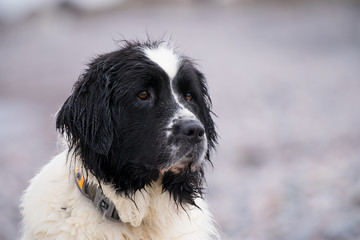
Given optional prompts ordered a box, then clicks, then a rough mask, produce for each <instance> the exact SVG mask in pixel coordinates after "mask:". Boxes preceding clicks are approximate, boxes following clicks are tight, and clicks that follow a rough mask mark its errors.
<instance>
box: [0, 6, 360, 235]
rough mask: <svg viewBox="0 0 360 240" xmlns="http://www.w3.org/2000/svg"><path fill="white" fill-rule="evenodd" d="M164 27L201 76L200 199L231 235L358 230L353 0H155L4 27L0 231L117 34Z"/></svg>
mask: <svg viewBox="0 0 360 240" xmlns="http://www.w3.org/2000/svg"><path fill="white" fill-rule="evenodd" d="M146 33H148V34H150V35H152V36H154V37H155V38H156V37H158V36H159V37H160V36H162V35H164V34H165V35H166V36H170V35H172V38H173V40H174V41H175V44H176V45H177V46H178V47H179V49H180V50H182V51H183V52H184V53H185V54H187V55H189V56H192V57H194V58H196V59H197V62H198V63H199V64H200V65H201V67H202V70H203V72H204V73H205V74H206V75H207V78H208V81H209V85H210V92H211V94H212V98H213V103H214V109H213V110H214V112H215V113H216V114H217V115H218V118H216V122H217V126H218V131H219V134H220V136H221V138H220V141H219V143H220V144H219V147H218V151H217V152H216V153H215V154H214V157H213V161H214V166H215V167H214V169H211V168H209V171H208V174H207V179H208V187H209V189H208V192H209V193H208V199H209V202H210V205H211V209H212V211H213V213H214V214H215V217H216V219H217V221H218V223H219V225H220V227H221V229H222V238H223V239H228V240H239V239H244V240H272V239H274V240H289V239H291V240H308V239H311V240H323V239H324V240H356V239H360V128H359V123H360V77H359V76H360V7H359V5H356V4H353V3H349V2H346V3H345V2H342V4H340V3H332V4H330V3H324V2H323V3H316V4H315V3H302V4H299V3H297V4H295V3H292V4H284V3H283V4H261V3H257V4H250V3H247V4H239V3H237V4H236V3H232V4H228V5H216V4H211V5H205V4H195V5H193V4H190V3H187V4H181V5H180V4H157V5H140V4H136V5H133V6H126V7H120V8H117V9H114V10H112V11H107V12H101V13H96V12H92V13H82V12H79V11H74V10H71V9H68V8H63V9H55V8H51V9H45V10H41V11H38V12H37V13H36V14H34V15H33V16H31V17H29V19H28V20H27V21H23V22H19V23H16V24H12V25H7V24H4V23H3V24H0V53H1V54H0V122H1V125H0V145H1V146H2V148H1V150H0V181H1V182H3V184H2V186H3V187H2V188H1V190H0V211H1V215H0V239H2V240H11V239H15V238H17V237H18V236H19V234H18V225H19V222H20V216H19V211H18V204H19V199H20V196H21V192H22V191H23V190H24V189H25V188H26V186H27V185H28V181H29V180H30V179H31V177H32V176H34V174H35V173H36V172H37V171H38V170H39V168H40V167H41V166H42V165H43V164H45V163H46V162H47V161H48V160H49V158H51V156H53V155H55V154H56V152H57V144H56V140H57V136H56V132H55V127H54V119H53V115H54V113H55V112H56V111H57V109H58V108H59V107H60V106H61V104H62V103H63V102H64V100H65V99H66V97H67V96H68V95H69V93H70V90H71V87H72V84H73V83H74V81H75V80H76V79H77V77H78V75H79V74H80V72H81V70H82V69H83V68H84V65H85V64H86V63H87V62H88V61H89V59H90V58H91V57H93V56H95V55H96V54H99V53H103V52H108V51H111V50H114V49H115V48H116V46H115V44H114V42H113V39H119V38H122V37H125V38H139V39H144V38H145V36H146Z"/></svg>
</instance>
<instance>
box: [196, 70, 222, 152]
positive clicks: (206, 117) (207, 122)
mask: <svg viewBox="0 0 360 240" xmlns="http://www.w3.org/2000/svg"><path fill="white" fill-rule="evenodd" d="M195 73H196V76H197V78H198V79H199V81H200V85H201V95H202V98H203V99H202V103H203V104H204V106H201V108H200V114H201V117H202V119H203V121H204V126H205V129H206V135H207V136H206V137H207V139H208V144H209V147H208V152H207V158H208V159H209V157H210V156H209V150H210V149H213V148H215V147H216V144H217V136H218V135H217V133H216V129H215V123H214V121H213V119H212V115H214V116H216V115H215V114H214V113H213V112H212V110H211V108H212V102H211V98H210V95H209V92H208V86H207V83H206V79H205V76H204V74H203V73H201V72H200V71H199V70H197V69H195Z"/></svg>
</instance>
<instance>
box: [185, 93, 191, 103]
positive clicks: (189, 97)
mask: <svg viewBox="0 0 360 240" xmlns="http://www.w3.org/2000/svg"><path fill="white" fill-rule="evenodd" d="M185 98H186V101H189V102H190V101H191V100H192V98H193V96H192V95H191V94H190V93H187V94H186V95H185Z"/></svg>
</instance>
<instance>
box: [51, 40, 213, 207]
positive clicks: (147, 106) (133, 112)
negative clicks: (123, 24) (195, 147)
mask: <svg viewBox="0 0 360 240" xmlns="http://www.w3.org/2000/svg"><path fill="white" fill-rule="evenodd" d="M159 44H163V43H162V42H161V41H158V42H151V41H147V42H145V43H140V42H129V41H124V44H123V46H122V47H121V48H120V49H119V50H117V51H114V52H111V53H108V54H104V55H100V56H98V57H97V58H95V59H94V60H93V61H92V62H91V63H90V64H89V65H88V68H87V69H86V70H85V71H84V73H83V74H81V75H80V77H79V80H78V81H77V82H76V83H75V85H74V88H73V92H72V95H71V96H70V97H69V98H68V99H67V100H66V102H65V103H64V105H63V106H62V108H61V109H60V111H59V113H58V115H57V120H56V128H57V129H58V131H59V132H60V133H61V134H63V135H64V136H65V137H66V138H67V142H68V144H69V153H72V154H74V155H75V156H77V157H79V158H80V159H81V161H82V163H83V165H84V167H85V169H86V170H87V171H89V172H91V173H92V174H93V175H94V176H96V178H97V179H98V180H99V181H104V182H105V183H111V184H113V185H114V186H115V187H116V190H117V191H118V192H123V193H125V194H127V195H128V196H131V195H132V194H133V193H134V191H136V190H138V189H141V188H143V187H144V186H145V185H148V184H150V183H151V182H152V181H155V180H157V179H158V178H159V177H160V170H161V169H163V168H164V166H166V165H167V164H169V162H171V160H172V159H170V155H171V151H169V149H168V144H170V143H174V142H176V141H178V138H172V139H166V134H165V131H166V130H169V129H166V125H167V124H168V121H169V120H170V117H171V115H172V113H173V112H174V111H175V110H176V107H177V106H176V102H175V101H174V99H173V98H172V97H171V94H170V91H169V89H168V82H169V79H168V76H167V75H166V73H165V72H164V71H163V69H161V68H160V67H159V66H158V65H157V64H155V63H154V62H152V61H151V60H150V59H148V58H147V57H146V56H145V55H144V53H143V51H142V50H141V49H142V48H143V47H147V48H156V47H157V46H159ZM182 59H183V60H182V64H181V67H180V69H179V71H178V74H177V76H176V77H175V80H174V82H175V83H176V84H175V85H176V92H177V93H179V94H180V95H181V94H184V93H185V92H191V94H192V95H193V100H192V101H191V102H189V103H187V102H185V101H184V104H186V107H187V108H188V109H190V110H191V111H192V112H193V113H194V114H195V115H196V117H197V118H198V119H199V120H200V122H201V123H202V124H203V125H204V128H205V132H206V137H207V140H208V146H207V150H206V156H205V158H206V160H208V161H209V162H211V161H210V151H211V150H212V149H213V148H214V147H215V145H216V139H217V134H216V131H215V127H214V122H213V120H212V118H211V110H210V108H211V99H210V97H209V95H208V90H207V85H206V81H205V78H204V75H203V74H202V73H200V72H199V71H198V70H197V69H196V66H195V64H194V63H193V62H192V61H191V60H190V59H187V58H185V57H183V58H182ZM142 90H149V91H150V93H151V99H149V100H147V101H143V100H140V99H139V98H138V97H137V94H138V93H139V92H140V91H142ZM185 144H187V143H185ZM163 189H164V191H169V192H170V194H171V195H172V196H173V198H174V199H175V201H176V202H177V203H179V204H181V205H182V204H186V203H189V204H192V205H195V202H194V198H196V197H201V196H202V189H203V166H201V167H200V168H199V169H197V170H196V171H193V170H191V164H189V167H188V168H186V170H185V171H183V172H180V173H174V172H171V171H168V172H165V173H164V174H163Z"/></svg>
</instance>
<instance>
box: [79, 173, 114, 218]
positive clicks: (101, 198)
mask: <svg viewBox="0 0 360 240" xmlns="http://www.w3.org/2000/svg"><path fill="white" fill-rule="evenodd" d="M74 174H75V183H76V185H77V186H78V188H79V190H80V192H81V193H82V194H83V195H84V196H86V197H87V198H88V199H90V200H91V201H92V202H93V203H94V205H95V207H96V208H97V209H99V211H100V212H101V213H102V214H103V215H105V216H106V217H107V218H109V219H110V220H112V221H116V222H119V221H121V219H120V217H119V214H118V212H117V210H116V207H115V205H114V203H113V202H112V201H110V200H109V199H108V198H107V197H106V196H105V195H104V193H103V191H102V190H101V188H99V187H97V186H96V185H94V184H93V183H89V182H87V181H86V179H85V178H84V176H83V174H82V173H81V172H80V171H79V169H78V168H76V169H75V170H74Z"/></svg>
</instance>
